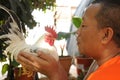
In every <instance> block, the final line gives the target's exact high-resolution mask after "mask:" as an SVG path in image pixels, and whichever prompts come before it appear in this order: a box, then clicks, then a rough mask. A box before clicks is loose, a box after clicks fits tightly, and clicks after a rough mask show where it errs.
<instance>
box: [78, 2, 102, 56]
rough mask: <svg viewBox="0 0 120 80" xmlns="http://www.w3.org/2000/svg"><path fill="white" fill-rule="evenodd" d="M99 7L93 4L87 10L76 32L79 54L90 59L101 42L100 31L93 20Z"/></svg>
mask: <svg viewBox="0 0 120 80" xmlns="http://www.w3.org/2000/svg"><path fill="white" fill-rule="evenodd" d="M100 7H101V5H100V4H93V5H90V6H89V7H88V8H87V10H86V11H85V14H84V16H83V22H82V24H81V27H80V28H79V29H78V31H77V34H78V37H77V42H78V43H77V44H78V48H79V51H80V53H83V54H86V55H87V56H91V57H93V56H94V55H95V53H96V52H97V51H98V48H99V46H100V41H101V34H100V32H101V31H100V29H98V24H97V21H96V19H95V16H96V14H97V12H98V11H99V10H100Z"/></svg>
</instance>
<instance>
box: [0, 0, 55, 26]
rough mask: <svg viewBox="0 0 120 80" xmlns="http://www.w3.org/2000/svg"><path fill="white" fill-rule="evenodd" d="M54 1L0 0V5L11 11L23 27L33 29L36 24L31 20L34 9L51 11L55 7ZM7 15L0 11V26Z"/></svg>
mask: <svg viewBox="0 0 120 80" xmlns="http://www.w3.org/2000/svg"><path fill="white" fill-rule="evenodd" d="M55 1H56V0H0V4H1V5H3V6H5V7H7V8H8V9H10V10H13V11H14V12H15V13H16V14H17V16H18V17H19V18H20V20H21V21H22V24H23V25H27V26H28V27H29V28H33V27H34V26H35V25H36V22H35V21H34V20H33V16H32V15H31V13H32V11H33V10H34V9H37V8H38V9H42V10H43V11H46V9H50V10H53V9H54V7H55ZM6 18H8V17H7V14H5V12H1V11H0V24H1V23H3V20H5V19H6Z"/></svg>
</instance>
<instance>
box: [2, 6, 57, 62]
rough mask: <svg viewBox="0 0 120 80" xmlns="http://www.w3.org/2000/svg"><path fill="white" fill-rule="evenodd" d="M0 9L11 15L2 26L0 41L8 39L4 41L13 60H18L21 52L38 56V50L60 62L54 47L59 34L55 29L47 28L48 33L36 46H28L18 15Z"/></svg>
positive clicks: (6, 50)
mask: <svg viewBox="0 0 120 80" xmlns="http://www.w3.org/2000/svg"><path fill="white" fill-rule="evenodd" d="M0 9H3V10H4V11H5V12H7V13H8V14H9V15H10V18H9V19H8V20H7V21H6V23H5V24H3V25H2V26H0V40H3V39H7V40H5V41H3V42H4V43H6V44H7V45H8V46H7V47H6V49H5V53H10V54H11V59H12V60H13V58H15V60H16V59H17V56H18V54H19V52H20V51H24V52H27V53H33V54H35V55H37V53H36V51H37V50H40V51H42V52H44V53H48V54H51V55H52V56H53V57H54V58H55V59H56V60H58V54H57V50H56V48H55V46H54V41H55V39H56V38H57V33H56V32H55V30H54V29H53V27H49V26H46V27H45V31H46V33H45V34H44V35H43V36H42V37H40V38H39V39H38V40H37V41H36V43H35V44H33V45H28V44H27V43H26V42H25V37H24V33H23V29H22V26H21V23H20V20H19V18H18V17H17V16H16V14H15V13H14V12H13V11H11V10H9V9H7V8H5V7H3V6H1V5H0Z"/></svg>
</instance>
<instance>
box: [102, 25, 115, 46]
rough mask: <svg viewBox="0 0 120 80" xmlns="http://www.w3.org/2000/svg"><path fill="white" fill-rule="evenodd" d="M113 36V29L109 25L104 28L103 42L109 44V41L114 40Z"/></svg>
mask: <svg viewBox="0 0 120 80" xmlns="http://www.w3.org/2000/svg"><path fill="white" fill-rule="evenodd" d="M112 37H113V29H112V28H110V27H108V28H104V29H103V37H102V43H103V44H107V43H108V42H109V41H111V40H112Z"/></svg>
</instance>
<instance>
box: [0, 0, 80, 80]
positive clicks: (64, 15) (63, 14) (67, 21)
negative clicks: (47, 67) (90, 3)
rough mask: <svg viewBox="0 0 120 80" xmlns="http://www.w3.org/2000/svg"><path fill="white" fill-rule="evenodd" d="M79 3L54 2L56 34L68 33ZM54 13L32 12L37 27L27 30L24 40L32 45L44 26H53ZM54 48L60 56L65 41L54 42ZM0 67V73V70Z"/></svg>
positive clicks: (0, 77) (66, 0)
mask: <svg viewBox="0 0 120 80" xmlns="http://www.w3.org/2000/svg"><path fill="white" fill-rule="evenodd" d="M81 1H82V0H56V5H57V6H58V7H57V8H56V9H57V11H58V17H57V18H58V21H57V25H56V26H55V29H56V32H59V31H63V32H69V29H70V25H71V17H72V16H73V14H74V12H75V10H76V8H77V6H78V5H79V3H80V2H81ZM61 7H62V8H61ZM63 8H64V9H63ZM72 8H73V9H72ZM54 13H55V11H50V10H47V11H46V13H44V12H42V10H38V9H36V10H34V11H33V13H32V15H33V18H34V19H35V21H36V22H37V25H36V26H35V27H34V28H33V29H28V28H27V31H28V32H29V34H28V37H27V38H26V42H27V43H29V44H34V42H35V41H36V40H37V39H38V38H39V37H40V36H41V35H42V34H43V33H44V32H45V31H44V26H46V25H54ZM59 17H60V18H59ZM55 46H56V47H57V50H58V54H59V55H61V49H60V46H65V47H66V40H65V39H63V40H60V41H56V42H55ZM64 55H68V53H67V50H66V48H65V49H64ZM3 64H4V63H0V65H3ZM1 67H2V66H1ZM1 67H0V71H1V69H2V68H1ZM4 77H6V74H5V75H2V74H0V80H3V78H4Z"/></svg>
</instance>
